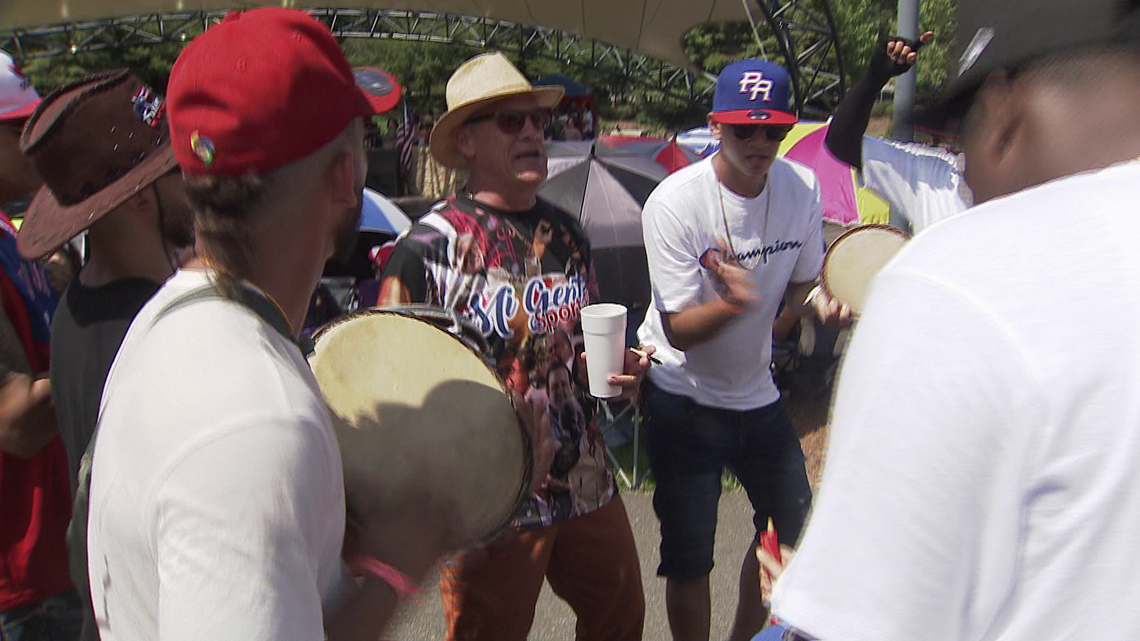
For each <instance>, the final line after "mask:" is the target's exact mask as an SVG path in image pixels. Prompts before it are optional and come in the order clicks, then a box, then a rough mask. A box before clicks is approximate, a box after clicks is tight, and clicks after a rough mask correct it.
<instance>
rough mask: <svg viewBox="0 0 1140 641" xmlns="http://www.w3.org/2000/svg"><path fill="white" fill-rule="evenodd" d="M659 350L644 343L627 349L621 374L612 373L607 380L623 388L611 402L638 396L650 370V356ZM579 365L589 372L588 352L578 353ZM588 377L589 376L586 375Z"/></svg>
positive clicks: (628, 399)
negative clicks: (642, 382)
mask: <svg viewBox="0 0 1140 641" xmlns="http://www.w3.org/2000/svg"><path fill="white" fill-rule="evenodd" d="M656 351H657V348H656V347H654V346H652V345H642V346H641V347H637V348H633V347H631V348H629V349H627V350H625V355H624V361H623V363H622V373H621V374H610V377H609V378H607V379H606V382H607V383H609V384H610V385H617V386H618V387H620V388H621V393H620V394H618V395H617V396H615V397H613V398H611V399H609V401H610V402H611V403H613V402H621V401H632V400H634V399H635V398H637V391H638V390H639V389H641V380H642V379H643V378H645V372H647V371H649V366H650V364H651V363H650V357H652V356H653V353H654V352H656ZM578 360H579V366H580V367H581V369H582V372H583V373H585V372H587V368H588V367H589V365H588V363H587V362H586V352H582V353H581V354H579V355H578ZM586 378H588V376H587V377H586Z"/></svg>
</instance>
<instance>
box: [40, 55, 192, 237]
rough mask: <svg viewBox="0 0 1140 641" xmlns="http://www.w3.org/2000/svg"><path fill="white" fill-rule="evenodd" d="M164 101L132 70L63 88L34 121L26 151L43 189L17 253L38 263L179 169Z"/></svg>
mask: <svg viewBox="0 0 1140 641" xmlns="http://www.w3.org/2000/svg"><path fill="white" fill-rule="evenodd" d="M165 111H166V110H165V104H164V102H163V99H162V96H160V95H159V94H158V93H156V92H155V91H154V90H152V89H151V88H150V87H148V86H147V85H146V84H145V83H144V82H143V81H142V80H140V79H139V78H137V77H136V76H135V75H134V74H132V73H130V72H129V71H127V70H126V69H119V70H116V71H108V72H105V73H100V74H96V75H93V76H89V77H87V78H85V79H83V80H80V81H77V82H74V83H72V84H70V85H67V86H64V87H61V88H59V89H57V90H55V91H53V92H52V93H51V94H49V95H48V96H47V97H45V98H44V99H43V102H41V103H40V106H39V107H38V108H37V109H36V111H35V113H33V114H32V116H31V118H29V119H28V124H27V125H26V126H25V127H24V134H23V136H22V137H21V139H20V148H21V149H22V150H23V152H24V154H25V155H27V156H28V157H29V158H31V160H32V163H33V164H35V166H36V171H38V172H39V174H40V177H41V178H43V181H44V186H43V187H42V188H41V189H40V191H39V192H38V193H37V194H36V196H35V198H34V199H33V200H32V204H31V206H29V207H28V211H27V213H26V214H24V223H23V225H22V226H21V227H20V234H19V236H18V237H17V248H18V249H19V251H20V255H22V256H24V257H25V258H39V257H40V256H43V255H44V254H47V253H49V252H51V251H53V250H55V249H57V248H59V247H60V246H61V245H63V244H64V243H66V242H67V241H68V240H70V239H71V238H73V237H74V236H75V235H77V234H78V233H80V232H81V231H83V230H84V229H87V228H88V227H90V226H91V225H92V224H93V223H94V222H95V221H97V220H99V218H101V217H102V216H103V215H104V214H106V213H107V212H109V211H111V210H112V209H114V208H115V207H118V206H119V205H120V204H122V203H123V202H124V201H125V200H127V199H128V198H130V197H131V196H133V195H135V194H136V193H138V192H139V191H140V190H142V189H143V188H145V187H146V186H147V185H149V184H151V183H152V182H154V181H155V180H157V179H158V178H161V177H162V176H164V175H165V174H167V173H169V172H170V171H171V170H172V169H174V168H175V167H176V166H177V162H176V161H175V160H174V152H173V150H172V149H171V146H170V134H169V131H168V129H167V125H166V113H165Z"/></svg>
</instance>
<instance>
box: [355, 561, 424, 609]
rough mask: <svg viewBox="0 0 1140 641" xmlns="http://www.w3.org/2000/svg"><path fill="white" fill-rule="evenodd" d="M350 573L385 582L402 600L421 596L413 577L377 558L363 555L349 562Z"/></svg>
mask: <svg viewBox="0 0 1140 641" xmlns="http://www.w3.org/2000/svg"><path fill="white" fill-rule="evenodd" d="M348 571H349V572H351V573H352V575H353V576H365V575H368V576H374V577H376V578H378V579H381V580H383V581H384V582H385V583H387V584H388V585H389V586H391V587H392V591H394V592H395V593H396V596H398V597H400V598H401V599H416V598H419V596H420V590H419V588H418V587H416V583H415V581H412V578H411V577H409V576H408V575H407V574H404V573H403V572H401V571H399V570H397V569H396V568H394V567H392V566H390V565H388V564H387V563H385V562H383V561H381V560H380V559H377V558H376V557H373V556H367V555H364V554H361V555H360V556H357V557H355V558H353V559H352V560H351V561H349V562H348Z"/></svg>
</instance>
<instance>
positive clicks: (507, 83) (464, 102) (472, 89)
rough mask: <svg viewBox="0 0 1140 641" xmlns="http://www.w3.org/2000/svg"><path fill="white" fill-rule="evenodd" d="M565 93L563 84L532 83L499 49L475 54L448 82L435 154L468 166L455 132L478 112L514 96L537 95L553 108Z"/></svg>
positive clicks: (445, 161) (442, 161) (436, 131)
mask: <svg viewBox="0 0 1140 641" xmlns="http://www.w3.org/2000/svg"><path fill="white" fill-rule="evenodd" d="M564 92H565V90H564V89H563V88H562V87H533V86H531V84H530V82H528V81H527V79H526V77H525V76H523V75H522V73H521V72H520V71H519V70H518V69H517V68H516V67H515V66H514V65H513V64H511V61H510V60H507V57H506V56H504V55H503V54H501V53H499V52H494V53H485V54H481V55H478V56H475V57H474V58H472V59H470V60H468V61H467V62H465V63H463V64H461V65H459V68H458V69H456V70H455V73H453V74H451V78H450V79H449V80H448V81H447V113H445V114H443V116H441V117H440V119H439V121H438V122H436V123H435V128H433V129H432V132H431V155H432V156H434V157H435V159H436V161H437V162H438V163H439V164H441V165H443V166H445V167H451V168H454V169H461V168H464V167H466V166H467V160H466V159H465V158H464V157H463V154H461V153H460V152H459V150H458V149H456V147H455V142H454V141H452V139H451V132H452V131H454V130H455V128H456V127H459V126H461V125H462V124H463V123H465V122H467V119H468V118H470V117H471V116H473V115H475V113H476V112H477V111H479V110H481V109H482V108H483V107H485V106H487V105H489V104H491V103H492V102H494V101H496V100H501V99H503V98H513V97H514V96H534V97H535V99H536V100H538V105H539V106H540V107H544V108H546V109H550V108H553V107H554V106H555V105H557V104H558V102H559V101H560V100H562V94H563V93H564Z"/></svg>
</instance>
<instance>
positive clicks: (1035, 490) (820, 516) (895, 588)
mask: <svg viewBox="0 0 1140 641" xmlns="http://www.w3.org/2000/svg"><path fill="white" fill-rule="evenodd" d="M1137 185H1140V163H1129V164H1124V165H1118V166H1115V167H1111V168H1108V169H1105V170H1103V171H1099V172H1094V173H1089V174H1083V175H1079V176H1074V177H1069V178H1066V179H1062V180H1058V181H1055V182H1052V183H1049V184H1046V185H1043V186H1040V187H1037V188H1034V189H1030V190H1026V191H1023V192H1021V193H1019V194H1015V195H1012V196H1009V197H1007V198H1002V199H998V200H994V201H992V202H988V203H986V204H984V205H982V206H979V207H976V208H974V209H972V210H970V211H969V212H967V213H965V214H963V215H961V216H957V217H955V218H953V219H951V220H948V221H946V222H944V223H942V224H939V225H937V226H936V227H933V228H931V229H928V230H927V231H926V232H925V233H923V234H921V235H919V236H917V237H916V238H915V239H914V240H912V241H911V242H910V243H909V244H908V245H907V247H905V248H904V249H903V250H902V252H900V253H899V255H898V256H897V257H896V258H895V259H894V260H893V261H892V262H891V263H890V264H889V265H888V266H887V267H886V269H884V270H883V271H882V272H881V273H880V275H879V276H878V278H877V279H876V281H875V283H874V284H873V285H872V291H871V294H870V299H869V300H868V303H867V308H866V313H865V314H863V316H862V319H861V321H860V323H859V327H858V329H857V330H856V332H855V335H854V338H853V339H852V343H851V346H850V348H849V350H848V352H847V358H846V361H845V363H844V365H843V370H842V372H841V375H840V380H839V387H838V395H837V398H836V403H835V409H834V415H833V419H832V423H831V430H832V431H831V441H830V446H829V448H830V449H829V452H828V459H827V465H826V468H825V470H824V477H823V482H822V486H821V489H820V491H819V493H818V494H817V497H816V501H815V504H814V508H813V513H812V516H811V521H810V522H809V523H808V526H807V530H806V532H805V534H804V538H803V541H802V543H801V545H800V547H799V552H798V553H797V554H796V556H795V558H794V559H793V560H792V562H791V564H790V565H789V567H788V569H787V571H786V572H785V574H784V576H783V577H782V578H781V580H780V581H779V582H778V584H777V586H776V592H775V597H774V603H775V606H774V607H775V613H776V614H777V615H778V616H779V617H781V618H783V619H784V620H785V621H786V622H787V623H788V624H790V625H791V626H793V627H795V628H798V629H800V630H802V631H803V632H805V633H806V634H810V635H812V636H814V637H818V638H820V639H822V640H823V641H831V640H836V641H860V640H867V641H871V640H874V641H902V640H906V641H912V640H914V639H923V640H926V641H942V640H945V641H975V640H981V639H1001V640H1002V641H1048V640H1051V639H1058V640H1060V639H1097V641H1135V640H1136V639H1140V607H1137V606H1136V595H1137V594H1140V572H1137V567H1138V566H1140V544H1138V535H1137V533H1138V532H1140V499H1138V497H1140V472H1138V470H1140V393H1137V390H1140V332H1137V331H1136V319H1137V318H1140V252H1137V250H1136V246H1135V239H1136V238H1140V199H1137V198H1136V186H1137ZM900 327H901V328H906V330H907V331H900Z"/></svg>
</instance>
